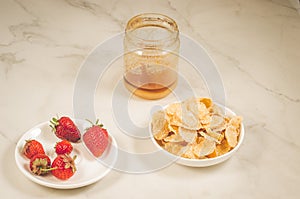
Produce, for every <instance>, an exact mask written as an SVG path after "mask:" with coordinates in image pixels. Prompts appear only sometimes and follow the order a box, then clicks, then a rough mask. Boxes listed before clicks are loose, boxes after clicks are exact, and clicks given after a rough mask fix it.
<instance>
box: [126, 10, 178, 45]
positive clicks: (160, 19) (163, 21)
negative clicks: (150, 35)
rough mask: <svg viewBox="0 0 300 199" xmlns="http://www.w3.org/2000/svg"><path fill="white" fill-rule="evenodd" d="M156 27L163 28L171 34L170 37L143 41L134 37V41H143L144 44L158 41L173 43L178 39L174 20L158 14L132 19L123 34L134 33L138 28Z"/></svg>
mask: <svg viewBox="0 0 300 199" xmlns="http://www.w3.org/2000/svg"><path fill="white" fill-rule="evenodd" d="M151 26H152V27H157V28H164V29H167V30H168V31H171V32H172V36H171V37H169V38H163V39H157V40H155V39H145V38H140V37H136V38H135V39H139V40H143V41H146V42H149V43H150V42H159V41H173V40H176V39H178V35H179V30H178V25H177V23H176V22H175V20H174V19H172V18H170V17H168V16H166V15H163V14H159V13H142V14H138V15H136V16H134V17H132V18H131V19H130V20H129V21H128V22H127V25H126V28H125V34H127V35H128V33H130V32H131V31H134V30H136V29H139V28H145V27H151Z"/></svg>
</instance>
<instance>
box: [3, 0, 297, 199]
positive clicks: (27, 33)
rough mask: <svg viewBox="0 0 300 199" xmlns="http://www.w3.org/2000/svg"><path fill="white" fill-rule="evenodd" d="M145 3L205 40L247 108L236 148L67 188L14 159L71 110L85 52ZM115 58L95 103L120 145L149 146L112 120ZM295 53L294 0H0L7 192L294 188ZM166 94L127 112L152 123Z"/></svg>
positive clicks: (147, 193) (269, 191)
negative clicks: (212, 162) (201, 162)
mask: <svg viewBox="0 0 300 199" xmlns="http://www.w3.org/2000/svg"><path fill="white" fill-rule="evenodd" d="M145 12H156V13H162V14H165V15H168V16H170V17H172V18H173V19H175V20H176V22H177V23H178V26H179V29H180V32H181V33H182V34H184V35H186V36H188V37H189V38H191V39H193V40H194V41H195V42H197V43H199V44H200V45H201V46H202V47H203V48H204V49H205V50H206V51H207V53H208V54H209V56H210V57H211V59H212V60H213V62H214V63H215V64H216V66H217V70H218V71H219V74H220V76H221V80H222V82H223V86H224V89H225V94H226V105H228V107H230V108H231V109H232V110H234V111H235V112H236V113H237V114H239V115H241V116H243V119H244V120H243V122H244V125H245V132H246V134H245V140H244V142H243V144H242V146H241V148H240V149H239V150H238V151H237V153H236V154H235V155H234V156H233V157H232V158H231V159H229V160H228V161H226V162H224V163H222V164H219V165H216V166H212V167H207V168H191V167H186V166H181V165H178V164H171V165H170V166H168V167H165V168H162V169H158V170H157V171H154V172H147V173H142V174H138V175H137V174H131V173H127V172H122V171H117V170H112V171H111V172H110V173H108V175H107V176H105V177H104V178H103V179H102V180H100V181H98V182H96V183H94V184H92V185H89V186H85V187H81V188H77V189H71V190H57V189H53V188H48V187H44V186H41V185H39V184H36V183H34V182H32V181H30V180H29V179H27V178H26V177H25V176H24V175H23V174H22V173H21V172H20V171H19V169H18V167H17V166H16V162H15V157H14V152H15V148H16V144H17V142H18V140H19V139H20V138H21V136H22V135H23V134H24V133H25V132H26V131H27V130H28V129H30V128H32V127H33V126H35V125H37V124H39V123H41V122H44V121H48V120H49V119H50V118H51V117H52V116H55V115H56V114H59V115H69V116H74V115H75V113H74V99H73V98H74V90H75V89H74V87H75V83H76V80H77V77H78V74H79V71H80V69H81V66H82V64H83V62H84V61H85V60H86V59H87V57H89V55H90V53H91V52H92V51H93V50H94V49H95V48H96V46H98V45H99V44H101V43H102V42H105V41H107V40H109V39H110V38H112V37H113V36H115V35H117V34H119V33H121V32H123V31H124V28H125V26H126V23H127V21H128V20H129V19H130V18H131V17H132V16H134V15H136V14H139V13H145ZM119 61H120V62H121V60H120V59H118V60H117V61H115V62H114V63H113V64H112V65H116V66H115V67H110V68H109V69H111V70H112V72H111V73H110V72H107V73H106V74H107V77H106V78H105V77H104V78H103V83H101V81H99V84H98V86H97V89H96V90H95V104H94V108H95V110H94V111H95V114H96V116H97V117H99V118H100V119H101V121H102V122H103V123H104V124H105V125H106V127H107V128H108V129H109V131H110V132H111V133H112V134H113V135H114V136H115V138H116V140H117V142H118V145H119V146H120V147H121V148H123V149H124V150H128V151H132V152H137V153H139V152H140V153H142V152H146V151H149V150H153V146H152V143H151V141H149V140H139V139H133V138H132V137H130V136H126V135H125V134H122V131H120V129H119V127H118V126H117V125H116V124H115V117H114V116H113V111H112V105H113V104H112V103H111V101H112V98H111V89H110V86H111V85H113V83H114V81H112V79H111V78H110V76H109V75H112V74H113V75H114V77H115V78H119V77H120V75H121V73H120V71H118V70H119V69H120V68H122V67H120V66H119V67H118V63H119ZM299 64H300V15H299V14H298V12H297V10H296V9H295V8H294V7H292V6H291V3H290V1H288V0H286V1H285V0H273V1H272V0H253V1H247V0H227V1H223V0H216V1H209V0H200V1H197V0H187V1H180V0H169V1H165V0H163V1H161V0H154V1H133V0H124V1H123V0H112V1H99V0H88V1H85V0H52V1H38V0H1V1H0V92H1V97H0V159H1V162H0V173H1V174H0V176H1V177H0V187H1V188H0V189H1V194H2V195H3V196H5V198H19V197H21V198H24V199H25V198H41V197H43V198H74V199H75V198H100V197H101V198H120V197H122V198H141V197H143V198H299V197H300V191H299V185H300V155H299V154H300V141H299V140H300V134H299V129H298V126H297V125H298V124H299V122H300V121H299V118H300V80H299V76H300V67H299ZM113 69H117V71H113ZM179 71H181V70H179ZM186 75H187V76H186V77H187V79H188V80H189V81H190V83H191V85H192V87H193V88H195V90H196V93H197V95H199V96H200V95H205V93H206V91H204V90H205V89H203V87H202V86H201V85H199V82H201V81H199V82H198V81H197V79H198V78H197V77H194V76H193V73H190V74H188V73H187V74H186ZM87 79H88V78H87ZM200 79H201V77H200ZM105 81H106V82H105ZM108 88H109V89H108ZM121 89H122V88H121ZM171 100H173V98H172V97H167V98H165V99H164V100H158V101H151V102H148V101H143V100H140V99H137V98H135V97H130V98H129V99H128V104H127V105H128V110H129V117H130V119H131V120H132V121H133V123H135V124H137V125H142V126H143V125H146V124H147V119H149V118H147V116H145V115H148V114H145V113H147V112H148V111H149V110H150V109H149V107H151V106H152V105H155V103H162V104H163V103H166V102H169V101H171ZM143 107H144V108H145V109H143ZM143 113H144V115H143Z"/></svg>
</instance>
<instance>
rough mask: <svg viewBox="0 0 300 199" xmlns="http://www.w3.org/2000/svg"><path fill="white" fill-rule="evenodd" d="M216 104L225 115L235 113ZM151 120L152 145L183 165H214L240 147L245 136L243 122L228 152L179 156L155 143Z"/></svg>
mask: <svg viewBox="0 0 300 199" xmlns="http://www.w3.org/2000/svg"><path fill="white" fill-rule="evenodd" d="M215 104H216V103H215ZM216 105H218V106H219V107H221V108H224V110H225V114H226V115H229V116H235V115H236V114H235V113H234V112H233V111H232V110H230V109H229V108H227V107H224V106H222V105H219V104H216ZM151 122H152V121H151ZM151 122H150V125H149V131H150V134H151V140H152V141H153V143H154V145H155V146H156V147H157V148H158V149H159V150H162V151H163V153H164V154H165V156H166V158H168V159H170V161H174V162H176V163H178V164H181V165H185V166H190V167H208V166H212V165H216V164H219V163H222V162H224V161H225V160H228V159H229V158H230V157H231V156H233V154H235V152H236V151H237V150H238V149H239V148H240V146H241V144H242V143H243V140H244V136H245V130H244V125H243V123H241V130H240V135H239V139H238V144H237V145H236V146H235V147H234V148H233V149H232V150H231V151H229V152H227V153H225V154H223V155H221V156H217V157H214V158H208V159H189V158H183V157H180V156H176V155H174V154H172V153H170V152H168V151H166V150H165V149H163V148H162V147H161V146H160V145H159V144H158V143H157V141H156V140H155V138H154V137H153V134H152V128H151Z"/></svg>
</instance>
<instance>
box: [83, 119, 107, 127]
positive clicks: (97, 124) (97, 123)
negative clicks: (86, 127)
mask: <svg viewBox="0 0 300 199" xmlns="http://www.w3.org/2000/svg"><path fill="white" fill-rule="evenodd" d="M85 120H86V121H88V122H89V123H91V124H92V126H99V127H103V124H99V119H97V120H96V123H95V124H94V123H93V122H92V121H91V120H89V119H85Z"/></svg>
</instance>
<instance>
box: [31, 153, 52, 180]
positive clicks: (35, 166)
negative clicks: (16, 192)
mask: <svg viewBox="0 0 300 199" xmlns="http://www.w3.org/2000/svg"><path fill="white" fill-rule="evenodd" d="M50 167H51V160H50V158H49V157H48V156H47V155H46V154H36V155H35V156H33V157H32V158H31V159H30V163H29V168H30V171H31V172H32V173H34V174H36V175H45V174H47V173H48V172H49V169H50Z"/></svg>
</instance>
